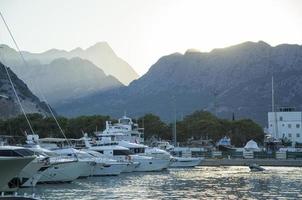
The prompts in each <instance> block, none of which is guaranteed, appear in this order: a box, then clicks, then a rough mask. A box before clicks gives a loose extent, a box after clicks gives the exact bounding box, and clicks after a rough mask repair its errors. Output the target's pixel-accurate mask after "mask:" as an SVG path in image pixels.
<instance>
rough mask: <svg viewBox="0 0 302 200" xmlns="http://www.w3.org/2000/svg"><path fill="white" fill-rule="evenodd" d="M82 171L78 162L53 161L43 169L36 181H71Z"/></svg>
mask: <svg viewBox="0 0 302 200" xmlns="http://www.w3.org/2000/svg"><path fill="white" fill-rule="evenodd" d="M81 172H82V166H81V164H79V162H63V163H54V164H53V165H52V166H50V167H49V168H48V169H47V170H45V171H44V173H43V174H42V177H41V178H40V180H39V182H38V183H62V182H72V181H73V180H75V179H77V178H78V177H79V176H80V174H81Z"/></svg>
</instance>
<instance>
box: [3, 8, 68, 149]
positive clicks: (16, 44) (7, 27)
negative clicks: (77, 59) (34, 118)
mask: <svg viewBox="0 0 302 200" xmlns="http://www.w3.org/2000/svg"><path fill="white" fill-rule="evenodd" d="M0 16H1V18H2V20H3V22H4V24H5V26H6V29H7V31H8V32H9V34H10V36H11V38H12V40H13V42H14V44H15V46H16V48H17V50H18V53H19V54H20V57H21V59H22V61H23V62H24V64H25V66H26V68H28V66H29V65H28V63H27V62H26V60H25V58H24V56H23V54H22V52H21V50H20V48H19V45H18V43H17V41H16V40H15V38H14V36H13V34H12V32H11V30H10V28H9V26H8V24H7V23H6V21H5V19H4V17H3V15H2V13H1V12H0ZM33 81H34V82H35V80H33ZM34 85H35V87H36V89H37V90H38V92H39V93H40V95H41V96H42V99H43V101H45V103H46V106H47V108H48V110H49V111H50V113H51V115H52V117H53V118H54V120H55V122H56V124H57V126H58V127H59V130H60V132H61V133H62V135H63V137H64V138H65V139H66V141H67V143H68V144H69V145H70V146H71V143H70V141H69V140H68V139H67V137H66V135H65V133H64V131H63V129H62V128H61V126H60V124H59V122H58V120H57V118H56V117H55V115H54V113H53V111H52V109H51V108H50V106H49V103H48V101H47V100H46V98H45V96H44V95H43V94H42V93H41V91H40V89H39V88H38V87H37V86H36V84H34ZM30 127H31V125H30ZM31 130H32V128H31ZM32 133H33V134H34V132H33V131H32Z"/></svg>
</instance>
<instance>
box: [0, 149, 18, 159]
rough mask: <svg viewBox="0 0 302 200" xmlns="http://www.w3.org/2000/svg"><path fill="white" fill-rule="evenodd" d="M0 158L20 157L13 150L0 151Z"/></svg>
mask: <svg viewBox="0 0 302 200" xmlns="http://www.w3.org/2000/svg"><path fill="white" fill-rule="evenodd" d="M0 156H5V157H22V156H21V155H20V154H18V153H16V152H15V151H13V150H8V149H5V150H0Z"/></svg>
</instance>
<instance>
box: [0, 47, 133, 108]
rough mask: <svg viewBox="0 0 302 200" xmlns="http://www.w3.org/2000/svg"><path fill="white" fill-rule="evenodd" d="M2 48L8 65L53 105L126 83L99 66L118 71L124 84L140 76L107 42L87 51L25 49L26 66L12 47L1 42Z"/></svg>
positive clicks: (35, 91) (112, 71) (34, 90)
mask: <svg viewBox="0 0 302 200" xmlns="http://www.w3.org/2000/svg"><path fill="white" fill-rule="evenodd" d="M0 51H1V55H2V57H3V58H4V60H5V64H7V65H8V66H10V67H11V68H12V70H13V71H14V72H15V73H16V74H17V75H18V77H20V78H21V79H22V80H24V82H25V83H26V84H28V86H29V88H31V90H32V91H33V92H34V93H35V94H36V95H38V96H39V97H40V98H42V97H43V96H45V97H46V98H47V100H48V102H49V103H51V104H60V103H63V102H64V101H65V100H68V101H72V100H73V99H77V98H79V97H84V96H87V95H91V94H93V93H96V92H102V91H105V90H108V89H112V88H116V87H120V86H123V84H122V83H121V82H120V81H119V80H118V79H117V78H116V77H114V76H113V75H106V73H105V72H104V71H103V70H102V69H101V68H100V67H99V66H102V68H104V69H106V70H107V72H108V71H109V72H108V73H109V74H110V73H113V74H114V72H117V75H118V76H120V75H121V76H120V78H121V79H122V80H123V81H124V82H125V83H128V82H129V81H131V80H133V79H134V78H137V74H136V73H135V72H134V71H133V69H132V68H131V67H130V66H129V65H128V64H127V63H126V62H124V61H123V60H122V59H120V58H118V57H117V56H116V55H115V54H114V52H113V50H112V49H111V48H110V47H109V45H108V44H107V43H97V44H96V45H94V46H92V47H90V48H88V49H86V50H82V49H80V48H77V49H75V50H72V51H70V52H67V51H64V50H55V49H52V50H49V51H46V52H44V53H40V54H35V53H29V52H26V51H23V52H22V54H23V56H24V58H25V60H26V62H27V65H26V64H25V63H24V62H23V61H22V60H21V57H20V55H19V53H18V52H17V51H16V50H14V49H13V48H11V47H9V46H7V45H1V49H0ZM80 57H81V58H80ZM85 57H87V58H89V59H91V60H88V59H85ZM93 61H94V62H96V63H98V64H99V66H97V65H96V64H94V63H93ZM118 69H120V71H119V70H118ZM135 74H136V75H135ZM41 91H42V92H41Z"/></svg>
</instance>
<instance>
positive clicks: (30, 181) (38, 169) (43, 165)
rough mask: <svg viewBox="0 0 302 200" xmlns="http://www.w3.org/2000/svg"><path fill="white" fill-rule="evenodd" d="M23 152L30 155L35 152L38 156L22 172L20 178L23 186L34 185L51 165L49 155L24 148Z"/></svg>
mask: <svg viewBox="0 0 302 200" xmlns="http://www.w3.org/2000/svg"><path fill="white" fill-rule="evenodd" d="M23 152H24V154H25V153H26V154H28V155H33V154H35V155H36V156H37V157H36V158H35V159H34V160H33V161H32V162H30V163H29V164H28V165H27V166H26V167H25V168H24V169H23V170H22V171H21V172H20V174H19V175H18V178H19V179H20V184H21V187H34V186H36V184H37V183H38V181H39V180H40V178H41V176H42V174H43V172H44V171H45V170H46V169H47V168H48V167H50V164H49V157H48V156H45V155H42V154H37V153H34V152H33V151H30V150H26V151H24V150H23Z"/></svg>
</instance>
